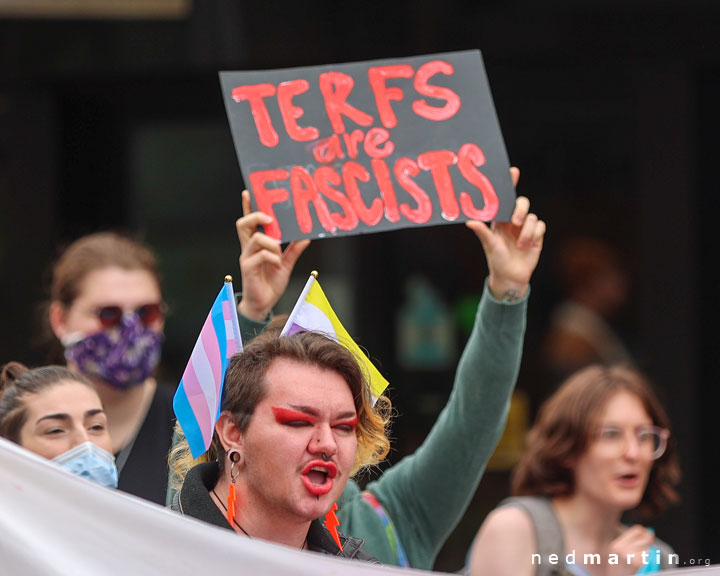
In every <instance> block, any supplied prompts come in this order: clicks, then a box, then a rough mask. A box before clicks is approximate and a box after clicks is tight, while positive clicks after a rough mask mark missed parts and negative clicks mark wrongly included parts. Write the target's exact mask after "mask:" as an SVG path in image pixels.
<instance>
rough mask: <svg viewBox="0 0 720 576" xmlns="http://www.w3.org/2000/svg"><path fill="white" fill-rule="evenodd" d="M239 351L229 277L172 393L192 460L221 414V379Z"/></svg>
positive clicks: (208, 439) (202, 450)
mask: <svg viewBox="0 0 720 576" xmlns="http://www.w3.org/2000/svg"><path fill="white" fill-rule="evenodd" d="M241 351H242V340H241V339H240V325H239V324H238V317H237V308H235V294H234V293H233V286H232V277H231V276H226V277H225V284H224V285H223V287H222V289H221V290H220V293H219V294H218V295H217V298H216V299H215V303H214V304H213V305H212V308H210V313H209V314H208V316H207V318H206V320H205V324H203V327H202V330H201V331H200V336H199V337H198V339H197V342H196V343H195V347H194V348H193V351H192V355H191V356H190V361H189V362H188V364H187V367H186V368H185V372H184V373H183V377H182V380H180V385H179V386H178V389H177V392H175V399H174V400H173V409H174V410H175V416H177V419H178V422H179V423H180V426H181V427H182V429H183V433H184V434H185V438H187V441H188V444H189V446H190V451H191V452H192V456H193V458H197V457H198V456H200V455H202V454H204V453H205V452H206V451H207V449H208V447H209V446H210V442H211V441H212V437H213V430H214V429H215V422H217V419H218V416H219V415H220V407H221V404H222V389H223V380H224V379H225V371H226V370H227V367H228V364H229V363H230V358H232V357H233V355H234V354H236V353H237V352H241Z"/></svg>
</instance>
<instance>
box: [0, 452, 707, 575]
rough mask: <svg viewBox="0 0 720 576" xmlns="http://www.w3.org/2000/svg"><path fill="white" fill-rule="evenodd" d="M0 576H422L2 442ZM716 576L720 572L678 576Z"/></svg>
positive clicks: (698, 571)
mask: <svg viewBox="0 0 720 576" xmlns="http://www.w3.org/2000/svg"><path fill="white" fill-rule="evenodd" d="M0 574H2V575H3V576H16V575H17V576H35V575H37V576H48V575H68V576H98V575H102V576H106V575H114V574H118V575H123V576H128V575H132V576H138V575H146V574H147V575H155V574H162V575H166V576H182V575H184V574H187V575H192V576H224V575H233V576H235V575H237V574H252V575H262V576H289V575H299V576H302V575H304V574H307V575H308V576H323V575H327V576H331V575H332V576H340V575H342V576H345V575H348V576H362V575H367V576H378V575H388V576H392V575H394V576H398V575H401V574H402V575H404V576H412V575H413V574H414V575H416V576H419V575H428V574H437V572H435V573H433V572H427V571H422V570H409V569H402V568H397V567H395V566H377V565H370V564H365V563H364V562H360V561H356V560H346V559H343V558H335V557H331V556H325V555H322V554H314V553H311V552H301V551H300V550H294V549H292V548H287V547H285V546H280V545H277V544H272V543H270V542H262V541H260V540H250V539H248V538H240V537H239V536H237V535H236V534H235V533H234V532H230V531H229V530H223V529H221V528H217V527H215V526H211V525H209V524H205V523H203V522H200V521H198V520H194V519H192V518H186V517H183V516H180V515H179V514H177V513H175V512H172V511H170V510H168V509H165V508H163V507H161V506H158V505H156V504H153V503H151V502H147V501H145V500H141V499H140V498H136V497H134V496H130V495H129V494H125V493H123V492H120V491H117V490H111V489H108V488H103V487H102V486H99V485H96V484H93V483H92V482H89V481H87V480H84V479H82V478H79V477H76V476H73V475H71V474H69V473H67V472H65V471H64V470H61V469H60V468H57V467H56V466H54V465H53V464H51V463H50V462H48V461H47V460H45V459H43V458H40V457H38V456H36V455H35V454H32V453H30V452H28V451H27V450H24V449H22V448H20V447H19V446H17V445H15V444H12V443H10V442H8V441H6V440H3V439H1V438H0ZM672 574H673V575H674V576H680V575H681V574H688V575H690V574H702V575H703V576H710V575H711V574H720V566H710V567H707V568H695V569H692V570H679V571H675V572H672Z"/></svg>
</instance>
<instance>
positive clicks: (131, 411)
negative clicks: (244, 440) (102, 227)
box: [49, 232, 174, 504]
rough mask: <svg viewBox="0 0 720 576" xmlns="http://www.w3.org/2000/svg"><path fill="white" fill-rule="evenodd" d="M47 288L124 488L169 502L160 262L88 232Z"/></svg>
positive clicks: (168, 395)
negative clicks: (159, 371)
mask: <svg viewBox="0 0 720 576" xmlns="http://www.w3.org/2000/svg"><path fill="white" fill-rule="evenodd" d="M50 290H51V291H50V305H49V323H50V326H51V328H52V332H53V333H54V335H55V336H56V337H57V339H58V340H59V342H60V343H61V344H62V346H63V349H64V356H65V358H66V360H67V365H68V367H69V368H70V369H72V370H73V371H75V372H78V373H81V374H83V375H84V376H86V377H87V378H88V379H90V381H91V382H92V383H93V385H94V386H95V389H96V391H97V394H98V395H99V396H100V399H101V400H102V405H103V406H104V408H105V414H106V415H107V426H108V430H109V433H110V437H111V438H112V450H111V451H112V453H113V454H115V456H116V461H117V468H118V472H119V484H118V487H119V489H120V490H123V491H125V492H129V493H131V494H134V495H136V496H140V497H142V498H145V499H147V500H151V501H153V502H156V503H158V504H164V503H165V491H166V486H167V453H168V450H169V449H170V446H171V442H172V429H173V425H174V414H173V410H172V395H173V393H174V387H171V386H168V385H163V384H159V383H158V382H157V381H156V379H155V377H154V373H155V369H156V367H157V365H158V362H159V360H160V352H161V348H162V341H163V327H164V315H165V304H164V302H163V297H162V291H161V287H160V275H159V273H158V267H157V262H156V259H155V256H154V255H153V254H152V252H151V251H150V250H149V249H148V248H146V247H145V246H143V245H142V244H140V243H139V242H137V241H135V240H133V239H131V238H128V237H125V236H121V235H119V234H116V233H113V232H100V233H95V234H90V235H88V236H84V237H82V238H79V239H78V240H76V241H75V242H73V243H72V244H71V245H70V246H68V247H67V249H66V250H65V251H64V252H63V253H62V254H61V256H60V258H59V259H58V261H57V263H56V264H55V267H54V269H53V274H52V284H51V289H50Z"/></svg>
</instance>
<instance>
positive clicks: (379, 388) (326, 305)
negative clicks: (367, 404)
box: [280, 271, 388, 404]
mask: <svg viewBox="0 0 720 576" xmlns="http://www.w3.org/2000/svg"><path fill="white" fill-rule="evenodd" d="M302 331H306V332H319V333H321V334H324V335H325V336H327V337H328V338H332V339H333V340H335V342H338V343H339V344H341V345H343V346H345V348H347V349H348V350H350V352H352V354H353V356H355V358H356V359H357V361H358V362H359V364H360V366H361V367H362V368H363V371H364V372H365V374H366V375H367V376H368V377H369V379H370V393H371V394H372V399H373V404H374V403H375V402H376V400H377V398H378V396H380V395H381V394H382V393H383V391H384V390H385V388H387V386H388V381H387V380H386V379H385V378H384V377H383V375H382V374H380V372H379V371H378V369H377V368H375V366H374V365H373V363H372V362H370V359H369V358H368V357H367V356H366V355H365V353H364V352H363V351H362V350H361V349H360V347H359V346H358V345H357V344H356V343H355V341H354V340H353V339H352V337H351V336H350V334H348V332H347V330H345V328H344V327H343V325H342V324H340V320H338V317H337V316H336V315H335V312H334V311H333V309H332V307H331V306H330V302H328V299H327V297H326V296H325V292H323V290H322V288H320V283H319V282H318V281H317V272H315V271H313V272H312V274H311V275H310V278H308V281H307V283H306V284H305V288H303V291H302V293H301V294H300V298H298V301H297V303H296V304H295V307H294V308H293V310H292V312H290V316H289V317H288V319H287V322H286V323H285V326H284V327H283V329H282V332H281V333H280V335H281V336H287V335H291V334H295V333H296V332H302Z"/></svg>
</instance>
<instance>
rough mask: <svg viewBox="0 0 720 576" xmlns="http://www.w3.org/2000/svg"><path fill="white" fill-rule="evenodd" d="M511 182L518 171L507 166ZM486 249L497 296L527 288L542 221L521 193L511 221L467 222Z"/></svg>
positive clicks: (514, 296)
mask: <svg viewBox="0 0 720 576" xmlns="http://www.w3.org/2000/svg"><path fill="white" fill-rule="evenodd" d="M510 175H511V176H512V180H513V185H514V186H517V183H518V180H519V178H520V171H519V170H518V169H517V168H515V167H512V168H510ZM466 226H467V227H468V228H470V229H471V230H472V231H473V232H475V234H476V235H477V237H478V238H479V239H480V243H481V244H482V246H483V250H484V251H485V258H486V259H487V264H488V270H489V273H490V275H489V280H488V286H489V288H490V292H491V294H492V295H493V297H495V298H496V299H498V300H505V301H513V300H517V299H520V298H522V297H523V296H524V295H525V293H526V292H527V289H528V285H529V283H530V277H531V276H532V273H533V272H534V271H535V267H536V266H537V263H538V260H539V258H540V252H541V251H542V245H543V238H544V236H545V222H543V221H542V220H540V219H538V217H537V216H536V215H535V214H533V213H532V212H530V201H529V200H528V199H527V198H526V197H524V196H518V197H517V199H516V200H515V209H514V211H513V214H512V217H511V218H510V222H493V223H492V225H490V226H488V225H487V224H486V223H485V222H480V221H477V220H470V221H468V222H466Z"/></svg>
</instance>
